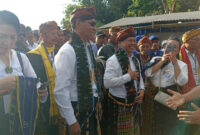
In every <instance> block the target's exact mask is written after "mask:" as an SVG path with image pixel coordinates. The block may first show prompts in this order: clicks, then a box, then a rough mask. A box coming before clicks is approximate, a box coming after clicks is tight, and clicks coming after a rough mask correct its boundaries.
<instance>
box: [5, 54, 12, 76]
mask: <svg viewBox="0 0 200 135" xmlns="http://www.w3.org/2000/svg"><path fill="white" fill-rule="evenodd" d="M10 55H11V52H9V62H10V65H11V56H10ZM5 72H6V73H7V74H11V73H12V72H13V68H12V67H11V66H6V68H5Z"/></svg>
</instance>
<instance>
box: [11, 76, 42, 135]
mask: <svg viewBox="0 0 200 135" xmlns="http://www.w3.org/2000/svg"><path fill="white" fill-rule="evenodd" d="M16 79H17V90H16V91H13V92H12V95H11V96H12V98H11V105H10V112H9V123H10V135H16V134H22V135H34V134H35V127H36V120H37V116H38V112H39V97H38V93H37V89H36V84H37V82H38V80H37V79H36V78H27V77H22V76H19V77H16Z"/></svg>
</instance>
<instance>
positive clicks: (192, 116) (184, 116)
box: [178, 103, 200, 124]
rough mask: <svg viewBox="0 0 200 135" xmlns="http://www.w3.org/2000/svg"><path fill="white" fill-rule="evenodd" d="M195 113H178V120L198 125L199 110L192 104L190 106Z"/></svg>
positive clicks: (199, 122) (199, 121)
mask: <svg viewBox="0 0 200 135" xmlns="http://www.w3.org/2000/svg"><path fill="white" fill-rule="evenodd" d="M191 105H192V107H193V108H194V109H195V111H179V114H178V118H179V120H182V121H184V122H185V123H188V124H200V108H199V107H198V106H196V105H195V104H194V103H192V104H191Z"/></svg>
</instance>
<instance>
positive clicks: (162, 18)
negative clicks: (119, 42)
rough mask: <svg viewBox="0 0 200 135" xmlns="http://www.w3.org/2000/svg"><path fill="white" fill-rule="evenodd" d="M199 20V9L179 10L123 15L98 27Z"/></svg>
mask: <svg viewBox="0 0 200 135" xmlns="http://www.w3.org/2000/svg"><path fill="white" fill-rule="evenodd" d="M199 20H200V11H193V12H179V13H171V14H163V15H154V16H142V17H125V18H122V19H119V20H116V21H114V22H111V23H108V24H106V25H103V26H101V27H100V28H101V29H103V28H109V27H113V26H127V25H137V24H138V25H139V24H147V23H153V22H154V23H156V22H159V23H162V22H170V21H172V22H174V21H199Z"/></svg>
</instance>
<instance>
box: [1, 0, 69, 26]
mask: <svg viewBox="0 0 200 135" xmlns="http://www.w3.org/2000/svg"><path fill="white" fill-rule="evenodd" d="M0 3H1V4H0V10H9V11H11V12H13V13H15V14H16V15H17V16H18V18H19V20H20V23H22V24H24V25H26V26H30V27H31V28H32V29H33V30H35V29H38V28H39V25H40V24H41V23H44V22H47V21H56V22H57V23H58V25H59V26H60V23H61V20H62V18H63V17H64V13H63V12H64V10H65V7H66V6H67V5H68V4H70V3H72V0H0Z"/></svg>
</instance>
